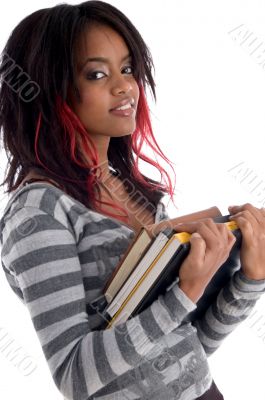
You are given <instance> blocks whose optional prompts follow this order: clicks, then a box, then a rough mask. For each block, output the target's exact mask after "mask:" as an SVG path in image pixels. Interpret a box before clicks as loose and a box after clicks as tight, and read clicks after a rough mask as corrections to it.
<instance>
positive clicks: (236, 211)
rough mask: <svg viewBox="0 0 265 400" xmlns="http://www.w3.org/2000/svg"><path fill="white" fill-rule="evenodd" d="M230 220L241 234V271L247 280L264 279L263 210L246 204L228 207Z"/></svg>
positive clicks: (264, 215) (264, 225)
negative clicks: (235, 224)
mask: <svg viewBox="0 0 265 400" xmlns="http://www.w3.org/2000/svg"><path fill="white" fill-rule="evenodd" d="M228 210H229V212H230V214H231V217H230V219H231V220H233V221H235V222H236V223H237V225H238V227H239V229H240V230H241V233H242V245H241V250H240V261H241V266H242V271H243V273H244V275H246V277H247V278H249V279H254V280H260V279H265V209H264V208H261V209H259V208H256V207H254V206H252V205H251V204H249V203H247V204H244V205H242V206H230V207H228Z"/></svg>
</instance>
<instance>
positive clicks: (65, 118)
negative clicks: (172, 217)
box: [34, 85, 175, 223]
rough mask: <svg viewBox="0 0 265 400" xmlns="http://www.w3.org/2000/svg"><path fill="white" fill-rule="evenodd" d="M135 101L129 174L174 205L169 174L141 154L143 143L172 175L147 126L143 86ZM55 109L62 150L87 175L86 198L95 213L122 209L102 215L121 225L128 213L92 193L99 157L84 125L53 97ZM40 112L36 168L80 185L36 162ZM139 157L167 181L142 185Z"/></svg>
mask: <svg viewBox="0 0 265 400" xmlns="http://www.w3.org/2000/svg"><path fill="white" fill-rule="evenodd" d="M139 92H140V93H139V101H138V108H137V115H136V130H135V131H134V132H133V134H132V141H131V147H132V148H131V149H128V150H133V151H134V153H135V154H136V160H135V163H134V164H133V168H132V174H133V176H134V177H135V178H136V179H137V180H138V181H140V183H141V184H142V185H143V186H144V187H148V189H150V190H159V189H162V190H163V191H164V192H167V193H169V194H170V197H171V200H172V201H173V203H174V199H173V195H174V187H175V182H174V187H173V185H172V182H171V179H170V176H169V174H168V173H167V172H166V170H165V169H164V168H163V167H161V166H160V165H159V164H158V163H157V162H155V161H154V160H152V159H151V158H149V157H148V156H146V155H145V154H144V153H143V152H142V146H143V144H144V142H145V143H147V144H148V145H149V146H150V147H151V148H152V150H153V151H154V153H155V154H156V155H158V156H160V157H162V158H163V160H164V161H166V162H167V163H168V164H169V165H170V167H171V168H172V170H173V173H174V175H175V171H174V168H173V167H172V165H171V162H170V160H169V159H168V158H167V157H166V156H165V155H164V154H163V152H162V150H161V149H160V147H159V145H158V143H157V142H156V139H155V137H154V134H153V130H152V125H151V120H150V114H149V107H148V104H147V101H146V97H145V92H144V89H143V87H142V86H141V85H140V86H139ZM56 110H57V115H58V118H59V121H60V124H61V126H62V128H63V134H64V142H65V143H69V148H68V149H67V148H66V149H65V150H66V151H70V158H71V161H72V162H73V163H75V164H77V165H79V166H80V167H81V168H84V169H87V170H88V176H87V180H86V181H85V183H86V188H87V192H88V194H89V199H90V200H91V202H92V204H93V206H94V207H95V208H96V209H97V208H98V210H99V211H101V212H102V210H101V207H100V205H101V204H105V205H110V206H112V207H113V208H115V209H119V210H123V211H125V214H126V215H125V216H121V215H118V216H117V215H115V214H112V213H110V212H107V211H104V214H107V215H109V216H111V217H114V218H117V219H121V220H125V223H128V219H129V217H128V214H127V212H126V210H125V209H124V208H121V207H119V206H117V205H116V204H114V203H109V202H104V201H99V200H97V199H96V198H95V192H94V189H93V188H94V185H95V183H97V180H98V178H97V176H96V173H97V170H98V169H99V172H100V175H99V178H100V177H101V170H100V166H99V164H98V162H99V157H98V153H97V149H96V147H95V145H94V143H93V141H92V139H91V137H90V135H89V132H87V130H86V129H85V127H84V125H83V124H82V122H81V121H80V119H79V118H78V116H77V115H76V114H75V113H74V112H73V111H72V110H71V108H70V107H69V106H68V105H67V103H66V102H65V101H62V99H61V97H60V96H57V98H56ZM41 117H42V115H41V113H39V115H38V120H37V127H36V135H35V143H34V149H35V156H36V159H37V161H38V163H39V164H40V165H42V166H43V167H44V168H45V169H46V170H48V171H49V172H50V173H51V174H52V175H56V176H57V177H58V178H60V179H62V180H67V181H71V182H81V181H76V180H73V179H69V178H67V177H65V176H60V175H58V174H56V173H54V172H52V171H50V170H49V168H47V167H46V166H45V165H44V163H43V162H42V161H41V160H40V158H39V155H38V139H39V134H40V127H41ZM78 146H80V148H81V149H82V152H83V153H84V155H85V159H86V161H85V163H84V162H82V161H81V160H80V159H79V158H78V157H77V155H76V150H77V149H78ZM139 158H140V159H142V160H144V161H146V162H148V163H149V164H152V165H153V166H154V167H155V168H157V169H158V170H159V171H160V174H161V177H162V178H164V177H165V176H166V180H167V182H166V183H165V184H164V185H163V184H156V185H153V184H151V183H148V182H146V180H144V179H143V177H142V175H141V173H140V171H139V167H138V164H139ZM88 160H91V164H89V162H88ZM96 203H99V207H97V206H96Z"/></svg>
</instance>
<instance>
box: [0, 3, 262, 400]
mask: <svg viewBox="0 0 265 400" xmlns="http://www.w3.org/2000/svg"><path fill="white" fill-rule="evenodd" d="M109 2H110V3H111V4H113V5H115V6H117V7H118V8H120V9H121V11H123V12H124V13H125V14H126V15H127V16H128V17H129V18H130V19H131V20H132V22H133V23H134V24H135V25H136V27H137V28H138V29H139V31H140V33H141V34H142V36H143V38H144V40H145V41H146V43H147V45H148V46H149V48H150V50H151V52H152V54H153V58H154V62H155V67H156V71H155V80H156V83H157V97H158V101H157V104H156V105H155V104H154V103H150V106H151V111H152V120H153V128H154V134H155V137H156V138H157V140H158V143H159V144H160V145H161V147H162V149H163V150H164V152H165V154H166V155H167V156H168V157H169V159H170V160H172V161H173V162H174V169H175V172H176V175H177V185H176V189H177V190H176V196H175V202H176V204H177V206H178V209H176V208H174V206H173V205H172V204H171V203H170V204H169V206H168V211H169V213H170V216H171V217H174V216H177V215H181V214H185V213H189V212H193V211H197V210H201V209H203V208H208V207H210V206H213V205H217V206H218V207H219V208H220V210H221V211H222V213H223V214H226V213H227V206H228V205H230V204H243V203H246V202H250V203H252V204H254V205H255V206H257V207H261V206H264V205H265V171H264V168H263V167H264V165H263V164H264V156H263V153H264V132H265V117H264V116H265V112H264V109H265V98H264V97H265V95H264V94H265V43H264V42H265V24H264V21H265V18H264V17H265V2H264V1H258V0H251V1H250V0H249V1H242V0H240V1H236V0H232V1H228V0H226V1H222V2H219V1H216V0H215V1H213V0H211V1H210V0H209V1H205V0H202V1H196V0H190V1H185V2H184V1H183V0H182V1H173V0H163V1H162V2H161V1H156V0H153V1H143V0H141V1H138V0H134V1H128V0H124V1H121V0H120V1H118V0H117V1H115V0H113V1H109ZM77 3H78V2H74V1H72V2H70V4H77ZM56 4H57V2H56V1H48V0H45V1H40V0H38V1H34V2H33V1H29V0H24V1H23V2H18V1H12V0H11V1H9V2H5V6H4V8H3V6H2V9H1V13H0V30H1V35H0V47H1V50H2V48H3V46H4V44H5V42H6V40H7V38H8V35H9V33H10V32H11V30H12V29H13V28H14V27H15V25H16V24H17V23H18V22H19V21H21V19H22V18H24V17H25V16H26V15H28V14H30V13H31V12H33V11H35V10H37V9H40V8H46V7H50V6H54V5H56ZM239 26H241V28H238V27H239ZM231 31H232V32H231ZM247 32H248V33H247ZM244 38H245V41H244ZM247 38H248V39H247ZM255 49H256V50H255ZM0 160H1V169H0V173H1V176H0V178H1V180H2V179H3V177H4V169H5V165H6V158H5V154H4V151H2V152H1V153H0ZM144 168H145V172H146V173H149V172H150V170H148V168H147V167H146V166H144V165H143V169H144ZM152 173H153V171H152ZM157 178H159V176H157ZM0 198H1V203H0V213H1V212H2V210H3V208H4V206H5V204H6V201H7V196H6V195H5V194H4V190H3V188H2V189H0ZM0 274H1V275H0V304H1V308H0V310H1V311H0V339H1V338H4V337H5V341H6V343H8V341H10V343H11V345H10V348H11V347H12V349H13V350H14V349H15V348H19V347H21V350H20V351H21V352H23V354H24V355H25V356H27V357H28V358H27V361H28V362H29V361H30V365H31V367H28V371H29V369H30V368H31V369H32V370H33V369H34V368H35V367H36V369H34V371H33V372H32V373H31V374H29V375H28V376H25V366H26V361H24V364H23V366H24V368H22V364H21V365H20V368H19V367H18V366H15V362H14V361H13V362H12V360H10V357H9V358H8V357H7V355H6V353H5V352H4V351H3V349H2V350H1V351H0V376H1V381H0V397H1V398H2V399H10V400H15V399H17V398H20V399H27V400H33V399H34V400H35V399H36V398H37V399H38V400H47V399H49V400H60V399H61V398H62V396H61V394H60V393H59V391H58V390H57V388H56V386H55V385H54V383H53V380H52V378H51V375H50V372H49V370H48V367H47V364H46V361H45V358H44V356H43V354H42V350H41V347H40V345H39V342H38V340H37V336H36V335H35V331H34V329H33V325H32V323H31V320H30V318H29V316H28V313H27V310H26V309H25V307H24V306H23V304H22V303H20V302H19V300H18V298H17V297H16V296H15V295H14V294H13V292H11V289H10V288H9V286H8V284H7V282H6V280H5V277H4V274H3V272H2V270H0ZM264 297H265V296H263V298H261V299H260V301H259V302H258V303H257V305H256V307H255V310H254V312H253V314H252V315H251V316H250V317H249V318H248V320H247V321H245V322H244V323H242V324H241V325H240V327H238V328H237V329H236V330H235V331H234V332H233V333H232V334H231V335H230V336H229V337H228V338H227V339H226V340H225V341H224V343H223V345H222V346H221V348H220V349H219V350H217V351H216V353H215V354H214V355H213V356H211V357H210V359H209V362H210V365H211V369H212V374H213V376H214V379H215V381H216V383H217V385H218V386H219V387H220V389H221V391H222V392H223V394H224V397H225V399H226V400H235V399H241V400H249V399H250V398H251V399H255V400H264V399H265V386H264V371H265V312H264V306H265V299H264ZM3 342H4V339H2V342H0V345H1V343H3ZM0 347H1V346H0Z"/></svg>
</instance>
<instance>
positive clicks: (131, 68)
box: [124, 65, 133, 74]
mask: <svg viewBox="0 0 265 400" xmlns="http://www.w3.org/2000/svg"><path fill="white" fill-rule="evenodd" d="M128 68H129V69H130V70H131V72H129V74H132V73H133V72H132V71H133V67H132V66H130V65H128V66H127V67H125V68H124V69H128Z"/></svg>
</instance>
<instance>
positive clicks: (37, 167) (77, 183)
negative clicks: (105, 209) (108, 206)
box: [0, 1, 175, 215]
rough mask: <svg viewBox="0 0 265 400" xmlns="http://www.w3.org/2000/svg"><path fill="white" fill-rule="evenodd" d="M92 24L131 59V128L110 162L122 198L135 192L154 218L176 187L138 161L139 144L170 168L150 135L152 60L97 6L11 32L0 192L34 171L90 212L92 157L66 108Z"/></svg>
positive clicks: (2, 91) (0, 64)
mask: <svg viewBox="0 0 265 400" xmlns="http://www.w3.org/2000/svg"><path fill="white" fill-rule="evenodd" d="M95 23H97V24H98V23H99V24H104V25H107V26H109V27H111V28H112V29H114V30H115V31H117V32H118V33H119V34H120V35H121V36H122V37H123V39H124V40H125V42H126V44H127V46H128V48H129V50H130V53H131V54H132V65H133V71H134V72H133V74H134V76H135V79H136V81H137V83H138V86H139V89H140V97H139V103H138V109H137V115H136V122H137V128H136V130H135V132H133V134H132V135H128V136H124V137H112V138H111V139H110V143H109V148H108V160H109V163H110V165H111V166H112V167H113V168H114V170H116V171H118V173H119V175H120V178H121V179H123V181H124V183H125V182H127V183H126V184H125V187H126V191H128V193H130V194H131V192H130V191H131V188H132V186H134V188H136V189H137V190H136V191H135V196H134V199H135V201H138V202H139V204H141V203H143V202H144V201H146V199H147V200H148V205H147V208H149V209H150V211H151V212H154V211H155V209H156V206H157V203H158V201H160V199H161V198H162V196H164V195H165V193H169V194H170V196H171V199H173V197H172V196H173V193H174V187H173V185H172V183H171V179H170V176H169V174H168V173H167V172H166V170H165V169H164V168H162V167H161V166H160V165H159V164H158V163H157V162H156V161H154V160H152V159H151V158H149V157H148V156H146V155H145V154H143V152H142V151H141V148H142V146H143V144H146V145H147V146H149V147H150V148H152V150H153V151H154V152H155V153H156V155H158V156H159V157H161V158H162V159H163V160H164V161H166V162H167V164H168V165H169V166H170V167H171V168H172V170H173V172H174V169H173V167H172V165H171V162H170V161H169V160H168V158H167V157H166V156H165V155H164V154H163V152H162V150H161V149H160V147H159V145H158V144H157V142H156V140H155V138H154V136H153V132H152V127H151V121H150V116H149V108H148V105H147V101H146V99H145V93H146V87H147V86H148V87H149V88H150V89H151V94H152V95H153V97H154V99H155V100H156V93H155V82H154V79H153V76H152V69H153V68H154V65H153V60H152V57H151V54H150V51H149V49H148V47H147V45H146V44H145V42H144V40H143V39H142V37H141V35H140V33H139V32H138V30H137V29H136V27H135V26H134V25H133V24H132V23H131V22H130V20H129V19H128V18H127V17H126V16H125V15H124V14H123V13H122V12H121V11H119V10H118V9H117V8H115V7H114V6H112V5H110V4H108V3H106V2H103V1H86V2H84V3H81V4H79V5H69V4H65V3H62V4H59V5H56V6H54V7H51V8H45V9H41V10H38V11H36V12H34V13H32V14H30V15H29V16H27V17H26V18H24V19H23V20H22V21H21V22H20V23H19V24H18V25H17V26H16V27H15V29H14V30H13V31H12V32H11V35H10V36H9V38H8V41H7V43H6V45H5V47H4V49H3V51H2V54H1V60H0V83H1V87H0V130H1V142H2V146H3V147H4V149H5V152H6V154H7V158H8V164H7V168H6V171H5V179H4V181H3V182H2V183H1V185H0V186H3V185H7V191H6V192H7V193H10V192H12V191H13V190H15V189H17V188H18V186H19V185H20V183H21V182H22V180H23V179H24V178H25V176H26V175H27V174H28V172H29V171H32V170H33V171H34V172H36V173H38V174H41V175H42V176H45V177H47V178H50V179H53V180H54V181H56V182H57V183H58V184H59V185H60V186H61V187H62V188H63V189H64V190H65V191H66V192H67V193H68V194H69V195H71V196H72V197H74V198H75V199H77V200H79V201H80V202H81V203H83V204H84V205H85V206H86V207H88V208H92V209H93V208H95V201H94V199H95V192H94V190H95V188H97V184H95V183H96V181H97V177H96V174H95V173H94V172H95V171H96V170H97V160H98V159H97V154H96V151H95V148H94V149H93V143H91V139H90V138H89V135H87V132H86V130H85V128H84V126H83V125H82V123H81V121H80V120H79V118H78V117H77V115H76V114H75V113H74V112H73V110H72V109H71V107H70V105H69V104H70V103H69V101H68V100H69V99H68V93H69V92H68V89H69V87H71V88H73V90H74V93H75V95H76V96H77V99H78V100H79V101H80V94H79V91H78V86H77V83H76V71H75V62H76V56H77V48H78V43H79V40H80V39H82V38H83V36H84V34H85V32H86V31H87V29H88V28H89V27H90V26H92V24H95ZM77 134H79V138H78V139H79V140H77ZM80 143H81V146H83V148H84V149H85V150H86V152H87V154H90V159H91V164H88V163H87V162H84V160H82V156H81V154H80V153H81V152H79V151H78V145H79V144H80ZM134 155H136V158H135V157H134ZM139 158H141V159H142V160H144V161H145V162H147V163H149V164H152V165H153V166H154V167H155V168H157V169H158V170H159V172H160V175H161V182H163V183H161V182H160V183H159V182H158V181H155V180H152V179H151V178H149V177H147V176H145V175H143V174H142V173H141V172H140V171H139V168H138V159H139ZM92 172H93V173H92ZM174 174H175V172H174ZM128 182H130V183H131V184H132V185H131V186H130V184H128ZM6 192H5V193H6ZM141 194H144V197H145V199H144V198H143V196H142V195H141ZM110 215H112V214H110Z"/></svg>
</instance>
